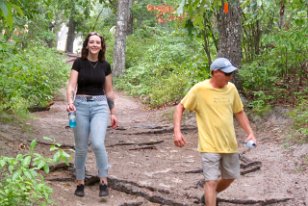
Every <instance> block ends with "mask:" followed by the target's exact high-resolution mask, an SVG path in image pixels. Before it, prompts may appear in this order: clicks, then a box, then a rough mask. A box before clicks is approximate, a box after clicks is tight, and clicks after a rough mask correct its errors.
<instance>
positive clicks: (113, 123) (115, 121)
mask: <svg viewBox="0 0 308 206" xmlns="http://www.w3.org/2000/svg"><path fill="white" fill-rule="evenodd" d="M110 118H111V128H112V129H115V128H117V127H118V119H117V117H116V115H115V114H111V115H110Z"/></svg>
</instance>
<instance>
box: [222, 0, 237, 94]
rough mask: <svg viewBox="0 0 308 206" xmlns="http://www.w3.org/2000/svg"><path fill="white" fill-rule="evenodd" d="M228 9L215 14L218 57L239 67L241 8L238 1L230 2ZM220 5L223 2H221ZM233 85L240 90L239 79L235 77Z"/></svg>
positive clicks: (232, 0)
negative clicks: (217, 34) (217, 33)
mask: <svg viewBox="0 0 308 206" xmlns="http://www.w3.org/2000/svg"><path fill="white" fill-rule="evenodd" d="M228 2H229V9H228V11H227V12H226V13H224V11H223V9H221V11H220V12H219V13H218V14H217V24H218V31H219V42H218V48H219V49H218V57H225V58H228V59H229V60H230V61H231V62H232V64H233V65H235V66H236V67H238V68H239V67H240V65H241V60H242V50H241V37H242V26H241V13H242V11H241V8H240V3H239V0H231V1H228ZM222 4H224V1H223V0H222ZM233 80H234V83H235V84H236V86H237V87H238V89H241V84H240V80H239V78H238V77H237V76H236V75H235V76H234V78H233Z"/></svg>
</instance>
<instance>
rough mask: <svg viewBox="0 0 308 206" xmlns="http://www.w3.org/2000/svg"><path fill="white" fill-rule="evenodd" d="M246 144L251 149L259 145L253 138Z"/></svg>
mask: <svg viewBox="0 0 308 206" xmlns="http://www.w3.org/2000/svg"><path fill="white" fill-rule="evenodd" d="M245 146H246V147H247V148H249V149H253V148H256V147H257V144H256V143H255V142H254V141H253V140H249V141H248V142H246V144H245Z"/></svg>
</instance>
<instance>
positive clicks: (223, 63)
mask: <svg viewBox="0 0 308 206" xmlns="http://www.w3.org/2000/svg"><path fill="white" fill-rule="evenodd" d="M210 69H211V71H213V70H220V71H222V72H224V73H231V72H234V71H235V70H237V68H236V67H235V66H233V65H232V64H231V62H230V61H229V60H228V59H226V58H223V57H220V58H217V59H215V60H214V61H213V62H212V64H211V66H210Z"/></svg>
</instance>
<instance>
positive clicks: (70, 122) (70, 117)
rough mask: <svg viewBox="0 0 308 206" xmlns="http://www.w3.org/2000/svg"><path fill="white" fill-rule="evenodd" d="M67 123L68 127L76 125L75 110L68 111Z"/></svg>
mask: <svg viewBox="0 0 308 206" xmlns="http://www.w3.org/2000/svg"><path fill="white" fill-rule="evenodd" d="M68 125H69V126H70V128H74V127H76V112H69V113H68Z"/></svg>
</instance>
